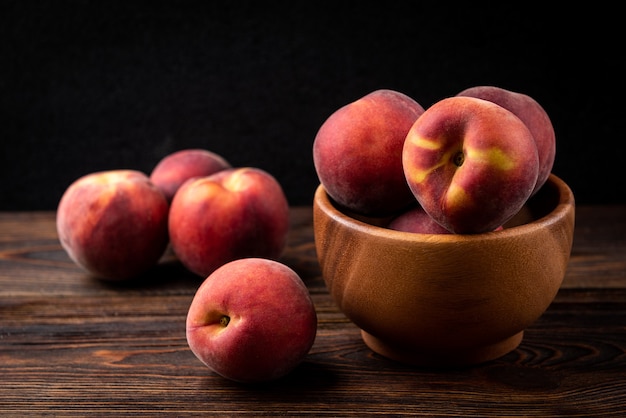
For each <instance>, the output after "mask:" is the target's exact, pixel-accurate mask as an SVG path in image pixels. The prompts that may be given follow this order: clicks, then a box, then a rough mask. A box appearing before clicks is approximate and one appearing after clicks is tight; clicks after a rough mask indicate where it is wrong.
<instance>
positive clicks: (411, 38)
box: [0, 0, 626, 210]
mask: <svg viewBox="0 0 626 418" xmlns="http://www.w3.org/2000/svg"><path fill="white" fill-rule="evenodd" d="M466 3H467V2H466ZM502 3H504V2H502ZM520 5H524V6H525V7H520ZM529 6H530V5H529V4H527V3H519V2H515V3H513V5H505V4H501V5H498V6H495V7H490V8H480V7H478V6H474V5H471V4H467V5H465V6H461V7H459V6H454V7H453V6H449V5H435V4H434V2H417V1H381V2H364V1H352V2H348V1H343V2H342V1H335V2H314V1H302V2H296V1H272V2H269V1H268V2H263V1H249V2H244V1H225V0H224V1H171V2H160V1H154V2H132V1H127V2H126V1H125V2H120V1H78V0H77V1H45V2H44V1H2V0H0V180H1V181H0V210H40V209H45V210H50V209H55V208H56V205H57V203H58V200H59V199H60V197H61V195H62V193H63V192H64V190H65V188H66V187H67V186H68V185H69V184H70V183H71V182H72V181H74V180H75V179H77V178H78V177H80V176H82V175H84V174H87V173H89V172H93V171H97V170H105V169H113V168H135V169H138V170H142V171H145V172H147V173H149V172H150V170H151V169H152V168H153V167H154V165H155V164H156V163H157V162H158V160H160V159H161V158H162V157H164V156H165V155H166V154H168V153H170V152H173V151H176V150H179V149H183V148H206V149H209V150H212V151H214V152H217V153H219V154H221V155H222V156H223V157H225V158H226V159H227V160H228V161H230V162H231V164H233V165H235V166H246V165H247V166H255V167H259V168H262V169H265V170H267V171H269V172H270V173H271V174H273V175H274V176H275V177H276V178H277V179H278V180H279V181H280V182H281V184H282V185H283V187H284V189H285V192H286V193H287V197H288V199H289V201H290V203H291V204H293V205H308V204H310V203H311V200H312V197H313V191H314V189H315V187H316V185H317V184H318V180H317V177H316V174H315V170H314V167H313V161H312V154H311V147H312V143H313V139H314V137H315V134H316V132H317V129H318V128H319V126H320V125H321V124H322V123H323V122H324V120H325V119H326V118H327V117H328V116H329V115H330V114H331V113H332V112H334V111H335V110H336V109H338V108H339V107H341V106H343V105H344V104H347V103H349V102H351V101H354V100H356V99H358V98H359V97H361V96H363V95H365V94H367V93H369V92H371V91H373V90H375V89H379V88H391V89H395V90H399V91H401V92H403V93H405V94H408V95H409V96H411V97H413V98H414V99H416V100H417V101H418V102H420V103H421V104H422V106H424V107H428V106H429V105H431V104H432V103H434V102H435V101H437V100H439V99H441V98H443V97H446V96H451V95H454V94H456V93H457V92H459V91H460V90H462V89H464V88H466V87H470V86H473V85H481V84H492V85H497V86H500V87H504V88H507V89H510V90H515V91H519V92H522V93H526V94H528V95H530V96H532V97H534V98H535V99H536V100H537V101H538V102H539V103H540V104H542V105H543V107H544V108H545V109H546V111H547V112H548V114H549V115H550V117H551V118H552V122H553V124H554V127H555V130H556V135H557V156H556V162H555V165H554V169H553V172H554V173H555V174H557V175H559V176H560V177H562V178H563V179H564V180H565V181H566V182H568V183H569V185H570V186H571V187H572V189H573V190H574V194H575V196H576V199H577V202H578V203H579V204H587V203H602V204H604V203H624V202H626V198H625V197H624V196H625V193H624V191H625V190H624V189H625V188H624V183H623V178H624V176H623V170H624V168H623V167H624V159H625V157H624V154H623V152H621V153H620V151H621V149H622V148H623V142H624V139H625V138H624V134H623V132H624V130H625V128H624V122H625V113H624V106H623V101H624V75H625V74H626V71H625V70H626V68H625V66H624V63H623V54H624V45H623V38H624V37H623V30H622V28H623V25H624V24H623V22H621V21H619V20H618V18H619V17H620V16H621V14H620V13H618V11H617V10H610V9H606V8H605V9H602V10H595V9H593V8H589V6H587V7H586V8H581V9H573V8H572V7H573V6H571V5H569V4H568V6H567V9H566V10H565V9H563V10H558V9H557V10H552V9H551V10H544V9H543V8H530V7H529Z"/></svg>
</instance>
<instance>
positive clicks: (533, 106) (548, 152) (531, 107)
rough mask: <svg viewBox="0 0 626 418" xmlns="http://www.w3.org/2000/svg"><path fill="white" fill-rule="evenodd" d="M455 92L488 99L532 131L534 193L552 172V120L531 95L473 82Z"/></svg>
mask: <svg viewBox="0 0 626 418" xmlns="http://www.w3.org/2000/svg"><path fill="white" fill-rule="evenodd" d="M457 96H469V97H476V98H479V99H484V100H489V101H490V102H493V103H496V104H498V105H500V106H502V107H503V108H505V109H507V110H509V111H511V112H513V113H514V114H515V115H516V116H517V117H518V118H520V119H521V120H522V122H524V123H525V124H526V126H527V127H528V129H529V130H530V133H531V134H532V135H533V138H534V140H535V144H536V146H537V152H538V156H539V174H538V176H537V184H535V187H534V189H533V193H532V194H535V193H536V192H537V190H539V189H540V188H541V186H543V184H544V183H545V182H546V180H547V179H548V176H549V175H550V173H551V172H552V167H553V165H554V158H555V154H556V139H555V133H554V127H553V126H552V121H551V120H550V117H549V116H548V113H547V112H546V111H545V109H544V108H543V107H542V106H541V105H540V104H539V103H538V102H537V101H536V100H535V99H533V98H532V97H530V96H528V95H526V94H522V93H518V92H514V91H510V90H506V89H503V88H501V87H495V86H474V87H470V88H467V89H465V90H463V91H461V92H460V93H458V94H457Z"/></svg>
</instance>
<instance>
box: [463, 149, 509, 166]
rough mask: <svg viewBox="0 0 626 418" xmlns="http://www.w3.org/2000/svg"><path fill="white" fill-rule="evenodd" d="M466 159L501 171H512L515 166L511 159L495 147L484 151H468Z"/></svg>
mask: <svg viewBox="0 0 626 418" xmlns="http://www.w3.org/2000/svg"><path fill="white" fill-rule="evenodd" d="M467 157H468V158H470V159H472V160H473V161H476V162H481V163H483V164H486V165H490V166H495V167H498V168H499V169H500V170H502V171H508V170H512V169H514V168H515V166H516V164H515V161H514V160H513V158H511V157H510V156H509V155H508V154H506V153H505V152H503V151H502V150H501V149H499V148H495V147H492V148H489V149H485V150H481V149H468V150H467Z"/></svg>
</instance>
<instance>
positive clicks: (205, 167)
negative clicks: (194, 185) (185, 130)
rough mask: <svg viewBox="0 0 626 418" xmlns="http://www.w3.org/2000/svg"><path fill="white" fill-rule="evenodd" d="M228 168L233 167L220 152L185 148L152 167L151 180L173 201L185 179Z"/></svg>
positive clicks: (208, 174)
mask: <svg viewBox="0 0 626 418" xmlns="http://www.w3.org/2000/svg"><path fill="white" fill-rule="evenodd" d="M226 168H231V165H230V163H229V162H228V161H226V160H225V159H224V158H223V157H222V156H221V155H219V154H216V153H214V152H212V151H208V150H205V149H196V148H191V149H183V150H180V151H176V152H173V153H171V154H168V155H166V156H165V157H164V158H163V159H161V160H160V161H159V162H158V163H157V165H155V166H154V168H153V169H152V172H151V173H150V180H151V181H152V183H154V185H155V186H157V187H158V188H159V189H161V191H162V192H163V194H164V195H165V197H166V198H167V201H168V202H171V201H172V198H173V197H174V194H175V193H176V191H177V190H178V188H179V187H180V186H181V185H182V184H183V183H184V182H185V181H187V180H189V179H190V178H194V177H205V176H210V175H211V174H213V173H217V172H218V171H221V170H224V169H226Z"/></svg>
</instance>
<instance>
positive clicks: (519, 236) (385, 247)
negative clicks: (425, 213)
mask: <svg viewBox="0 0 626 418" xmlns="http://www.w3.org/2000/svg"><path fill="white" fill-rule="evenodd" d="M313 210H314V231H315V244H316V250H317V255H318V259H319V262H320V266H321V270H322V275H323V278H324V280H325V282H326V285H327V287H328V290H329V292H330V294H331V295H332V297H333V299H334V301H335V303H336V304H337V305H338V307H339V309H340V310H341V311H342V312H343V313H344V314H345V315H346V316H347V317H348V318H349V319H350V320H351V321H352V322H354V324H355V325H357V326H358V327H359V328H360V329H361V335H362V337H363V340H364V342H365V344H366V345H367V346H368V347H369V348H370V349H372V350H373V351H374V352H376V353H378V354H380V355H382V356H385V357H387V358H390V359H393V360H397V361H401V362H404V363H409V364H414V365H420V366H434V367H447V366H467V365H472V364H477V363H482V362H486V361H489V360H493V359H496V358H498V357H501V356H503V355H505V354H507V353H509V352H511V351H512V350H514V349H516V348H517V347H518V345H519V344H520V343H521V341H522V338H523V334H524V330H525V329H526V328H528V327H529V326H530V325H531V324H532V323H533V322H535V321H536V320H537V319H538V318H539V317H540V316H541V315H542V314H543V313H544V312H545V310H546V309H547V308H548V306H549V305H550V304H551V303H552V301H553V299H554V297H555V296H556V294H557V292H558V290H559V288H560V286H561V283H562V281H563V278H564V276H565V271H566V268H567V264H568V261H569V257H570V252H571V247H572V240H573V232H574V212H575V204H574V196H573V194H572V191H571V190H570V188H569V187H568V185H567V184H566V183H565V182H563V181H562V180H561V179H560V178H558V177H556V176H555V175H553V174H552V175H550V177H549V179H548V181H547V182H546V184H545V185H544V186H543V187H542V189H541V190H540V191H539V192H538V193H536V194H535V195H534V196H533V197H532V198H530V199H529V200H528V201H527V202H526V204H525V206H524V207H523V209H522V210H521V211H520V213H519V214H518V215H516V216H515V217H514V218H513V219H512V220H511V221H509V222H508V223H507V224H506V225H505V228H504V229H503V230H500V231H495V232H489V233H482V234H473V235H461V234H417V233H411V232H403V231H396V230H391V229H388V228H386V227H385V226H382V225H386V223H387V222H388V220H387V219H380V218H379V219H375V218H363V217H359V219H356V218H355V217H353V216H350V215H349V214H347V213H345V212H342V211H340V210H338V209H337V207H336V206H335V205H334V203H333V202H332V200H331V199H330V198H329V197H328V195H327V193H326V191H325V189H324V187H323V186H322V185H320V186H319V187H318V189H317V190H316V192H315V197H314V202H313Z"/></svg>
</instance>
